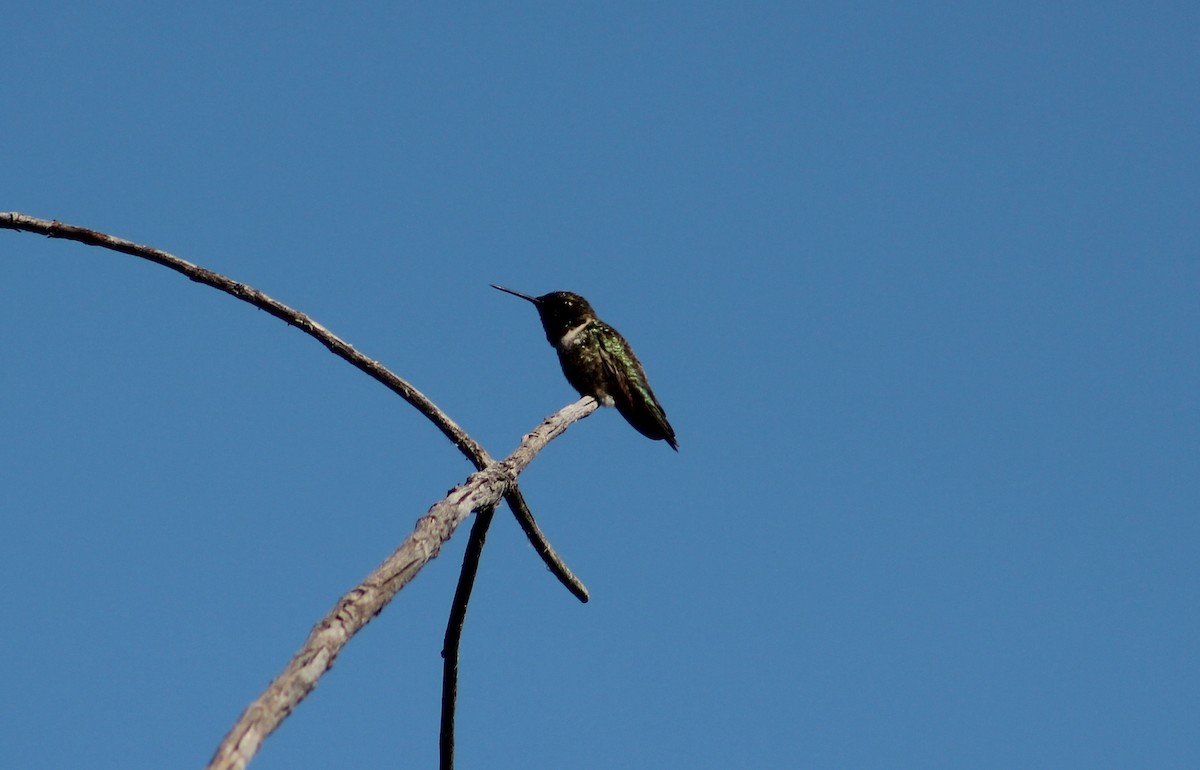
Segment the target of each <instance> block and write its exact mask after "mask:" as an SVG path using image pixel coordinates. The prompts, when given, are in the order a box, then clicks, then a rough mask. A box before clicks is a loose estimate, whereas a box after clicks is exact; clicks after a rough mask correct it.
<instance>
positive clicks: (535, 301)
mask: <svg viewBox="0 0 1200 770" xmlns="http://www.w3.org/2000/svg"><path fill="white" fill-rule="evenodd" d="M492 288H493V289H499V290H500V291H503V292H507V293H509V294H511V295H513V296H514V297H520V298H521V299H527V300H529V301H530V302H532V303H533V304H535V305H540V304H542V301H541V300H540V299H538V298H537V297H531V296H529V295H528V294H522V293H521V292H519V291H513V290H512V289H506V288H504V287H503V286H497V285H496V284H494V283H493V284H492Z"/></svg>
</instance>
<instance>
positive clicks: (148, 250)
mask: <svg viewBox="0 0 1200 770" xmlns="http://www.w3.org/2000/svg"><path fill="white" fill-rule="evenodd" d="M0 229H7V230H18V231H24V232H30V233H40V234H42V235H45V236H48V237H50V238H63V239H66V240H72V241H76V242H78V243H83V244H87V245H89V246H101V247H103V248H106V249H111V250H113V251H118V252H121V253H122V254H129V255H131V256H134V257H139V258H141V259H147V260H150V261H151V262H155V263H157V264H160V265H163V266H164V267H168V268H170V269H172V270H174V271H176V272H178V273H182V274H183V275H185V276H187V277H188V278H190V279H191V280H193V281H196V282H198V283H202V284H205V285H206V286H211V287H213V288H215V289H219V290H220V291H223V292H225V293H226V294H229V295H230V296H233V297H237V298H238V299H240V300H242V301H244V302H249V303H250V304H251V305H254V306H255V307H257V308H259V309H260V310H264V311H266V312H268V313H270V314H271V315H273V316H275V317H276V318H279V319H281V320H283V321H284V322H286V323H288V324H290V325H292V326H295V327H296V328H297V329H299V330H300V331H302V332H304V333H305V334H307V335H309V336H310V337H312V338H314V339H315V340H317V341H318V342H320V343H321V344H322V345H324V346H325V347H326V348H328V349H329V350H330V352H332V353H333V354H334V355H336V356H338V357H339V358H341V359H343V360H345V361H347V362H349V363H350V364H351V365H352V366H354V367H355V368H357V369H359V370H360V371H362V372H364V373H366V374H367V375H368V376H370V377H372V378H373V379H375V380H376V381H378V382H380V383H382V384H383V385H384V386H385V387H387V388H388V389H389V390H391V391H392V392H393V393H396V394H397V395H398V396H400V397H401V398H403V399H404V400H405V401H407V402H408V403H409V404H411V405H412V406H414V407H415V408H416V409H417V410H418V411H419V412H421V414H423V415H425V416H426V417H427V418H429V420H430V421H431V422H432V423H433V424H434V425H436V426H437V427H438V429H439V430H440V431H441V432H442V433H443V434H444V435H445V436H446V437H447V438H449V439H450V440H451V441H452V442H454V445H455V446H456V447H458V448H459V451H461V452H462V453H463V454H464V455H466V457H467V459H469V460H470V461H471V463H472V464H473V465H474V466H475V468H476V469H483V468H485V467H487V466H488V465H490V464H491V463H492V462H493V460H492V458H491V457H490V456H489V455H488V453H487V452H486V451H485V450H484V448H483V447H481V446H480V445H479V444H478V443H477V442H476V441H475V440H474V439H472V438H471V437H470V436H468V435H467V433H466V431H464V430H463V429H462V428H461V427H459V425H458V424H457V423H456V422H454V421H453V420H451V419H450V417H449V416H448V415H447V414H446V413H445V412H443V411H442V410H441V409H439V408H438V407H437V405H435V404H434V403H433V402H432V401H430V400H429V399H428V398H427V397H426V396H425V394H423V393H421V391H419V390H417V389H416V388H415V387H413V386H412V385H411V384H409V383H408V382H406V381H405V380H404V379H402V378H401V377H399V376H397V375H396V374H393V373H392V372H391V371H389V370H388V369H387V367H385V366H384V365H383V364H381V363H379V362H378V361H375V360H374V359H371V358H367V357H366V356H364V355H362V354H361V353H359V352H358V351H357V350H355V349H354V348H353V347H351V346H350V345H349V344H348V343H347V342H345V341H344V340H342V339H341V338H340V337H338V336H337V335H335V334H334V333H333V332H331V331H329V330H328V329H326V328H325V327H324V326H322V325H321V324H319V323H317V322H316V321H314V320H312V319H311V318H309V317H308V316H307V315H305V314H304V313H301V312H300V311H298V310H293V309H292V308H290V307H288V306H287V305H284V304H283V303H282V302H279V301H277V300H275V299H272V298H271V297H269V296H267V295H266V294H263V293H262V292H261V291H259V290H258V289H255V288H254V287H253V286H249V285H247V284H244V283H239V282H237V281H234V280H233V279H231V278H227V277H225V276H224V275H221V274H220V273H214V272H213V271H211V270H207V269H205V268H202V267H200V266H198V265H194V264H192V263H191V262H188V261H187V260H184V259H180V258H179V257H177V256H175V255H174V254H170V253H168V252H165V251H162V250H161V249H155V248H152V247H150V246H143V245H141V244H137V243H134V242H133V241H127V240H125V239H124V238H117V237H116V236H113V235H108V234H107V233H101V232H98V231H96V230H89V229H87V228H85V227H79V226H77V225H68V224H65V223H63V222H58V221H55V220H49V219H38V218H36V217H31V216H28V215H26V214H21V213H19V212H16V211H9V212H0ZM505 499H506V500H507V501H508V505H509V507H510V508H511V509H512V511H513V515H514V516H516V519H517V522H518V523H519V524H520V525H521V529H522V530H523V531H524V532H525V535H526V537H528V538H529V542H530V543H532V544H533V548H534V550H535V551H537V553H538V555H539V556H541V557H542V560H543V561H544V562H545V563H546V566H547V567H548V568H549V569H550V572H551V573H553V574H554V576H555V577H557V578H558V580H559V582H561V583H562V584H563V585H564V586H566V587H567V589H568V590H569V591H570V592H571V593H572V594H574V595H575V596H576V597H577V598H578V599H579V600H580V601H583V602H586V601H587V600H588V592H587V588H585V587H584V585H583V583H581V582H580V581H579V578H577V577H576V576H575V574H574V573H573V572H571V570H570V569H569V568H568V567H567V565H566V564H564V563H563V561H562V559H560V558H559V556H558V554H556V553H555V552H554V548H553V547H552V546H551V545H550V543H549V541H547V540H546V537H545V535H544V534H542V531H541V530H540V529H539V528H538V525H537V522H536V521H534V518H533V514H532V513H531V512H530V510H529V506H528V505H527V504H526V503H525V498H524V497H523V496H522V495H521V490H520V488H518V487H516V486H515V485H514V486H513V487H511V488H510V489H509V490H508V492H507V493H506V494H505Z"/></svg>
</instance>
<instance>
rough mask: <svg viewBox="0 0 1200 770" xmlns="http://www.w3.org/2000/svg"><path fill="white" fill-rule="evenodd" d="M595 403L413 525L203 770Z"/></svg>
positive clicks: (289, 703)
mask: <svg viewBox="0 0 1200 770" xmlns="http://www.w3.org/2000/svg"><path fill="white" fill-rule="evenodd" d="M596 408H597V404H596V401H595V399H593V398H591V397H590V396H589V397H585V398H582V399H580V400H579V401H576V402H575V403H574V404H570V405H568V406H566V407H564V408H562V409H561V410H559V411H558V412H557V413H556V414H553V415H551V416H550V417H548V418H546V420H544V421H543V422H542V424H541V425H539V426H538V427H537V428H536V429H534V431H533V432H532V433H530V434H529V435H528V436H526V437H525V438H524V439H523V440H522V441H521V445H520V446H518V447H517V449H516V450H515V451H514V452H513V453H512V454H511V455H509V456H508V457H507V458H505V459H504V460H503V461H501V462H498V463H491V464H489V465H488V466H487V467H486V468H484V469H483V470H480V471H476V472H475V473H473V474H471V475H470V477H468V478H467V480H466V481H465V482H464V483H463V484H460V485H459V486H457V487H455V488H454V489H452V490H450V494H448V495H447V496H446V497H445V498H444V499H442V500H441V501H439V502H437V503H435V504H434V505H433V507H431V508H430V509H429V512H428V513H426V514H425V515H424V516H422V517H421V518H420V519H419V520H418V521H417V526H416V528H415V529H414V530H413V532H412V534H411V535H409V536H408V538H406V539H405V541H404V542H403V543H401V544H400V547H399V548H397V549H396V550H395V551H394V552H393V553H392V555H391V556H389V557H388V558H387V559H386V560H385V561H384V562H383V564H381V565H380V566H379V567H377V568H376V569H375V571H373V572H372V573H371V574H370V575H368V576H367V578H366V579H365V580H364V581H363V582H362V583H361V584H360V585H359V586H358V587H357V588H354V589H353V590H351V591H350V592H348V593H347V594H346V595H345V596H343V597H342V598H341V599H339V600H338V602H337V604H335V605H334V607H333V609H332V610H330V612H329V614H327V615H326V616H325V617H324V618H323V619H322V620H321V621H320V622H319V623H317V625H316V626H315V627H314V628H313V630H312V633H311V634H309V637H308V639H307V640H306V641H305V642H304V646H303V647H301V648H300V650H299V652H297V653H296V654H295V655H294V656H293V657H292V660H291V662H289V663H288V665H287V666H286V667H285V668H284V670H283V673H281V674H280V675H279V676H278V677H276V678H275V680H274V681H273V682H271V684H270V685H268V686H267V689H266V690H265V691H263V693H262V694H261V695H259V696H258V698H257V699H255V701H254V702H253V703H251V704H250V705H249V706H248V707H247V708H246V710H245V711H244V712H242V715H241V717H239V718H238V721H237V723H236V724H234V726H233V728H232V729H231V730H230V731H229V733H228V734H227V735H226V736H225V739H224V740H223V741H221V745H220V746H219V747H218V748H217V751H216V754H214V755H213V758H212V761H211V762H210V763H209V765H208V770H241V769H242V768H244V767H245V766H246V764H247V763H248V762H249V761H250V759H251V758H253V756H254V755H255V754H256V753H257V752H258V749H259V747H260V746H261V745H262V742H263V741H264V740H265V739H266V737H267V736H268V735H270V734H271V733H272V732H273V731H274V730H275V728H277V727H278V726H279V725H280V723H281V722H282V721H283V720H284V719H285V718H286V717H287V715H288V714H290V713H291V712H292V711H293V710H294V709H295V708H296V706H297V705H298V704H299V703H300V701H301V700H303V699H304V697H305V696H307V695H308V693H309V692H311V691H312V689H313V688H314V687H315V686H316V684H317V680H318V679H320V678H321V676H322V675H323V674H324V673H325V672H326V671H328V670H329V668H330V667H331V666H332V665H333V661H334V660H335V659H336V658H337V656H338V654H339V653H340V652H341V651H342V648H343V647H345V645H346V643H347V642H349V641H350V639H351V637H353V636H354V634H356V633H358V631H359V630H361V629H362V628H363V626H365V625H366V624H367V623H369V622H370V621H371V619H372V618H373V617H375V616H376V615H378V614H379V612H380V611H381V610H383V608H384V607H385V606H387V604H388V603H389V602H390V601H391V600H392V598H393V597H395V595H396V594H397V593H398V592H399V591H400V589H402V588H403V587H404V586H405V585H407V584H408V582H409V581H410V580H412V579H413V577H415V576H416V574H417V572H419V571H420V570H421V568H422V567H423V566H425V564H426V563H428V562H429V561H430V560H432V559H433V558H435V557H436V556H437V555H438V553H439V552H440V551H441V548H442V545H443V544H444V543H445V542H446V541H447V540H449V539H450V536H451V535H453V534H454V530H455V529H456V528H457V527H458V525H459V524H461V523H462V522H463V520H465V519H466V517H467V516H468V515H470V513H471V512H472V511H482V510H487V509H490V508H492V507H494V506H495V505H496V504H497V503H498V502H499V500H500V498H501V496H503V495H504V493H505V491H506V490H508V489H511V488H512V487H513V486H514V485H515V484H516V478H517V476H518V475H519V474H520V473H521V471H523V470H524V469H525V467H526V466H527V465H529V462H530V461H531V460H533V458H534V457H535V456H536V455H537V453H538V452H540V451H541V449H542V448H543V447H544V446H546V444H547V443H549V442H550V441H551V440H552V439H554V438H555V437H556V436H558V435H560V434H561V433H562V432H563V431H565V430H566V429H567V426H569V425H570V424H571V423H573V422H576V421H578V420H581V419H583V418H584V417H587V416H588V415H589V414H591V413H592V412H594V411H596Z"/></svg>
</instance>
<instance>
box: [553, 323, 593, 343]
mask: <svg viewBox="0 0 1200 770" xmlns="http://www.w3.org/2000/svg"><path fill="white" fill-rule="evenodd" d="M587 325H588V322H587V321H584V322H583V323H581V324H579V325H578V326H572V327H571V328H570V329H567V330H566V331H565V332H563V336H562V338H561V339H559V341H558V346H559V347H560V348H569V347H571V346H572V345H574V344H575V340H577V339H579V335H580V334H581V333H583V330H584V327H586V326H587Z"/></svg>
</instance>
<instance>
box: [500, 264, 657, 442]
mask: <svg viewBox="0 0 1200 770" xmlns="http://www.w3.org/2000/svg"><path fill="white" fill-rule="evenodd" d="M492 288H493V289H499V290H500V291H503V292H507V293H509V294H512V295H513V296H515V297H520V298H521V299H524V300H528V301H529V302H532V303H533V306H534V307H536V308H537V311H538V316H540V317H541V319H542V328H543V329H545V330H546V340H547V341H548V342H549V343H550V344H551V345H553V346H554V350H555V351H556V352H557V353H558V363H559V364H560V365H561V366H562V370H563V374H564V375H566V378H567V382H569V383H570V384H571V387H573V388H575V390H577V391H579V395H581V396H591V397H592V398H594V399H596V401H598V402H599V403H600V404H601V405H602V406H615V407H616V408H617V411H618V412H620V413H621V416H622V417H624V418H625V419H626V421H628V422H629V424H630V425H632V426H633V427H634V428H635V429H637V431H638V433H641V434H642V435H643V436H645V437H647V438H652V439H654V440H656V441H666V442H667V443H668V444H669V445H670V446H671V448H672V449H674V450H675V451H676V452H678V451H679V444H678V443H677V442H676V441H675V429H674V428H672V427H671V423H669V422H667V415H666V413H665V412H664V411H663V408H662V406H661V405H659V403H658V399H657V398H655V397H654V391H652V390H650V382H649V381H648V380H647V379H646V372H645V370H644V369H642V363H641V362H640V361H638V359H637V356H635V355H634V354H633V348H631V347H629V343H628V342H626V341H625V338H624V337H622V336H621V333H620V332H618V331H617V330H616V329H614V328H612V327H611V326H609V325H608V324H606V323H604V322H603V321H601V320H600V319H599V318H597V317H596V311H595V310H592V306H591V305H590V304H588V301H587V300H586V299H584V298H583V297H581V296H579V295H578V294H573V293H571V292H569V291H552V292H550V293H549V294H543V295H542V296H540V297H531V296H529V295H528V294H522V293H521V292H519V291H513V290H512V289H506V288H504V287H503V286H497V285H496V284H494V283H493V284H492Z"/></svg>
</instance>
